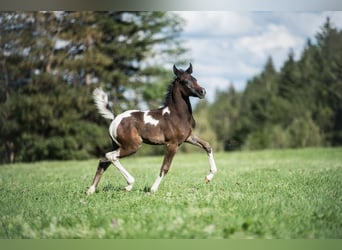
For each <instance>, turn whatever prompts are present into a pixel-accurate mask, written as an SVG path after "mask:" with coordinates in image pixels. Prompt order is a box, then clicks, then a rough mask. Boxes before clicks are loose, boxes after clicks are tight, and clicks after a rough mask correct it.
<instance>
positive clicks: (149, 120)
mask: <svg viewBox="0 0 342 250" xmlns="http://www.w3.org/2000/svg"><path fill="white" fill-rule="evenodd" d="M148 112H149V111H145V112H144V123H145V124H148V123H149V124H151V125H153V126H157V125H158V124H159V121H158V120H156V119H154V118H153V117H152V116H150V115H149V114H148Z"/></svg>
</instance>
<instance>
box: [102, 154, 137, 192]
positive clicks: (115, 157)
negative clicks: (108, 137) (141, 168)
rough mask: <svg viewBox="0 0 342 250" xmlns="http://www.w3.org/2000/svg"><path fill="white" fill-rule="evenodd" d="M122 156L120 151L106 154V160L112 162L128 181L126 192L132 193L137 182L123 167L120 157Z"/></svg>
mask: <svg viewBox="0 0 342 250" xmlns="http://www.w3.org/2000/svg"><path fill="white" fill-rule="evenodd" d="M119 155H120V149H118V150H116V151H113V152H109V153H107V154H106V158H107V159H108V160H110V161H111V162H112V163H113V164H114V166H115V167H116V168H117V169H118V170H119V172H120V173H121V174H122V176H123V177H124V178H125V179H126V181H127V184H128V186H127V187H126V188H125V189H126V191H131V190H132V188H133V184H134V182H135V179H134V177H133V176H132V175H130V173H128V172H127V170H126V169H125V168H124V167H123V166H122V165H121V163H120V161H119V159H118V157H119Z"/></svg>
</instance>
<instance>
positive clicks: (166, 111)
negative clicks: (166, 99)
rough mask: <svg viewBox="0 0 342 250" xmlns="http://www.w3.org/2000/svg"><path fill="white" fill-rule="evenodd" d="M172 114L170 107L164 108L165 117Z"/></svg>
mask: <svg viewBox="0 0 342 250" xmlns="http://www.w3.org/2000/svg"><path fill="white" fill-rule="evenodd" d="M170 113H171V112H170V109H169V107H167V106H166V107H165V108H163V112H162V114H163V115H165V114H170Z"/></svg>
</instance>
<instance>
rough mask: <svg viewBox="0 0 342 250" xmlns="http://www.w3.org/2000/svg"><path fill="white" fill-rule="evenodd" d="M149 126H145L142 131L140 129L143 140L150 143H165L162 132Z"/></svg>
mask: <svg viewBox="0 0 342 250" xmlns="http://www.w3.org/2000/svg"><path fill="white" fill-rule="evenodd" d="M149 127H150V126H145V128H144V129H143V131H141V138H142V139H143V142H144V143H146V144H151V145H161V144H164V143H165V136H164V134H163V133H162V132H161V131H160V130H159V129H156V128H149Z"/></svg>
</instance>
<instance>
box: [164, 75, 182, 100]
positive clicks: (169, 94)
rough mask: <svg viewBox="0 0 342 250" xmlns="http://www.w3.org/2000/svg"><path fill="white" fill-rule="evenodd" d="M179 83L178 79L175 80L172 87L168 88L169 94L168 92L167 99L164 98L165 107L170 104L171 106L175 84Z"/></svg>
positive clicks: (171, 84)
mask: <svg viewBox="0 0 342 250" xmlns="http://www.w3.org/2000/svg"><path fill="white" fill-rule="evenodd" d="M177 81H178V77H177V78H175V79H174V80H173V81H172V82H171V83H170V85H169V86H168V88H167V92H166V94H165V98H164V103H163V105H164V106H168V104H169V103H170V102H172V92H173V88H174V86H175V84H176V82H177Z"/></svg>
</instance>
